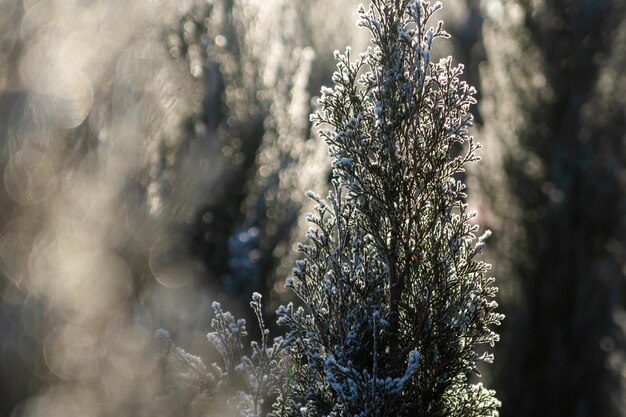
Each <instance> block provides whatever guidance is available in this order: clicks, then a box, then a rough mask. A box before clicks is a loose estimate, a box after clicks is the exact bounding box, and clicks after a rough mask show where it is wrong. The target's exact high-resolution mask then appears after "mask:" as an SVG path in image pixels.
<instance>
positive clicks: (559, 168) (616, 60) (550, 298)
mask: <svg viewBox="0 0 626 417" xmlns="http://www.w3.org/2000/svg"><path fill="white" fill-rule="evenodd" d="M484 6H485V7H484V11H485V18H486V21H485V27H484V40H485V49H486V52H487V58H488V65H486V66H485V67H484V69H485V72H484V73H483V74H482V78H483V92H484V94H485V100H484V101H483V102H482V103H483V108H482V110H483V111H482V113H483V115H485V126H484V129H483V133H482V135H483V137H484V138H485V139H484V140H485V141H487V143H488V145H489V149H490V152H489V153H487V154H486V155H485V163H484V164H481V165H480V168H479V171H480V175H479V177H480V178H479V182H480V186H481V188H482V198H484V202H483V204H484V206H485V208H486V207H489V208H490V212H491V213H490V216H489V217H485V221H489V223H490V227H493V228H494V229H495V230H496V231H497V232H498V233H497V236H498V238H497V240H498V241H497V244H496V245H494V246H493V256H494V257H497V259H498V264H497V268H496V269H497V275H498V276H503V277H505V279H504V280H502V281H501V288H502V289H503V291H502V295H501V297H502V300H503V301H504V304H505V305H506V307H507V310H506V314H507V317H510V318H511V319H510V320H507V321H506V324H505V325H504V326H503V328H502V331H501V334H502V336H503V342H502V343H501V344H499V348H498V351H497V352H498V355H499V356H498V357H499V359H500V360H499V361H498V366H497V367H496V368H497V369H498V372H497V374H496V381H494V383H495V384H496V385H497V386H498V392H499V393H500V395H501V398H502V400H503V404H504V406H503V408H502V414H503V415H506V416H536V415H551V416H581V417H582V416H589V415H602V416H621V415H624V410H625V409H626V408H625V403H624V395H623V389H624V380H623V369H624V368H623V366H624V362H623V357H624V356H623V349H624V347H625V346H626V343H625V342H626V339H625V338H624V324H623V319H621V318H620V317H623V314H624V310H623V306H624V299H623V294H624V282H626V281H624V277H625V276H624V271H625V270H624V267H623V266H624V255H623V247H624V244H625V236H626V234H625V233H624V213H625V211H624V204H623V201H624V195H625V194H624V190H625V189H626V188H624V167H625V166H626V165H625V163H624V161H625V159H624V155H625V153H624V143H625V142H624V131H625V126H626V124H625V116H624V96H625V94H624V93H625V91H626V85H625V84H624V77H623V75H619V74H620V73H622V72H623V65H624V56H625V55H624V51H625V49H624V48H625V45H626V43H625V42H624V34H625V33H626V32H625V29H626V25H625V24H624V22H625V19H624V18H625V16H626V14H625V13H626V8H625V7H624V4H623V2H619V1H612V0H601V1H594V2H589V1H582V0H577V1H571V2H567V6H566V7H565V6H564V4H563V2H561V1H552V0H542V1H535V2H532V4H531V2H527V1H517V0H494V1H489V2H485V3H484ZM620 79H621V80H620ZM494 172H502V173H503V174H502V175H494ZM481 212H482V213H485V212H487V210H481ZM620 248H621V249H620Z"/></svg>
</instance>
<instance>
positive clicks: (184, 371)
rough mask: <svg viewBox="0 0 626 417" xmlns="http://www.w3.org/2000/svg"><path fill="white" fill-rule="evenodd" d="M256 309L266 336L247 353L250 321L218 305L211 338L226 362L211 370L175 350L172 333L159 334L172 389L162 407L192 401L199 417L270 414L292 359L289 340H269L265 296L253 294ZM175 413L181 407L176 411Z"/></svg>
mask: <svg viewBox="0 0 626 417" xmlns="http://www.w3.org/2000/svg"><path fill="white" fill-rule="evenodd" d="M250 307H252V310H253V311H254V314H255V316H256V318H257V320H258V325H259V328H260V332H261V338H260V342H257V341H253V342H252V343H251V344H250V349H245V347H244V340H245V337H246V336H247V330H246V321H245V320H244V319H235V317H234V316H233V315H232V314H231V313H230V312H228V311H224V310H222V307H221V305H220V304H219V303H217V302H214V303H213V305H212V308H213V312H214V318H213V319H212V320H211V328H212V329H213V331H212V332H210V333H209V334H208V335H207V339H208V340H209V342H210V343H211V345H213V347H214V348H215V349H216V350H217V352H218V354H219V357H220V363H212V364H211V365H210V366H206V365H205V363H204V361H203V360H202V359H201V358H199V357H198V356H194V355H191V354H189V353H187V352H186V351H184V350H183V349H181V348H180V347H177V346H175V345H174V343H173V342H172V340H171V338H170V335H169V333H168V332H167V331H165V330H162V329H160V330H157V331H156V332H155V336H156V337H157V338H158V339H160V340H161V341H163V343H164V345H165V346H164V347H165V349H164V351H163V353H164V355H163V359H164V363H165V366H166V368H167V370H166V373H165V374H166V376H167V377H168V379H167V382H168V387H167V395H166V396H165V397H163V398H161V402H162V404H164V405H169V406H170V407H171V406H172V403H174V404H177V403H178V404H181V403H182V404H184V403H189V404H190V410H189V411H190V413H191V415H193V416H215V417H218V416H220V417H221V416H260V415H268V412H269V411H270V410H271V405H272V404H271V401H269V402H268V401H266V400H268V399H271V398H276V396H277V395H279V394H281V393H282V390H283V389H284V388H285V387H286V383H285V381H286V378H287V366H286V365H287V363H288V361H287V360H286V356H285V351H284V340H283V338H281V337H277V338H275V339H274V340H273V341H270V340H269V337H268V335H269V330H268V329H267V328H266V327H265V323H264V321H263V314H262V306H261V295H260V294H259V293H254V294H253V295H252V301H251V302H250ZM248 350H249V351H250V354H249V355H248V354H247V352H248ZM173 411H174V412H180V409H176V408H175V407H174V410H173Z"/></svg>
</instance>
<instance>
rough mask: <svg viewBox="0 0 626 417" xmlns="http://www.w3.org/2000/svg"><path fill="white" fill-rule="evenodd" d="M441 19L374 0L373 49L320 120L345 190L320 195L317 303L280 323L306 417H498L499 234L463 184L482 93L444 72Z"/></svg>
mask: <svg viewBox="0 0 626 417" xmlns="http://www.w3.org/2000/svg"><path fill="white" fill-rule="evenodd" d="M439 7H440V6H439V4H436V5H434V6H433V5H430V4H429V3H428V2H422V1H410V0H401V1H393V2H392V1H382V0H374V1H373V2H372V4H371V6H370V7H369V9H368V10H367V11H365V10H364V9H363V8H360V10H359V14H360V17H361V18H360V21H359V25H360V26H362V27H365V28H367V29H368V30H369V31H370V33H371V35H372V44H373V47H372V48H369V49H368V50H367V52H365V53H364V54H361V55H360V56H359V57H358V58H357V59H356V60H355V61H352V57H351V56H350V54H351V51H350V48H348V49H347V50H346V52H345V54H340V53H336V59H337V61H338V64H337V67H338V69H337V71H336V72H335V74H334V76H333V82H334V83H335V87H334V88H333V89H329V88H326V89H324V90H323V91H322V97H321V99H320V105H321V110H320V111H319V112H318V113H316V114H315V115H314V116H313V117H312V119H313V120H314V121H315V122H316V124H318V125H321V126H323V130H322V131H321V133H320V134H321V136H322V137H323V138H324V139H325V141H326V143H327V144H328V146H329V148H330V155H331V159H332V165H333V180H332V190H331V192H330V193H329V195H328V198H327V200H323V199H321V198H320V197H318V196H317V195H315V194H314V193H308V195H309V197H310V198H312V199H313V200H315V201H316V203H317V205H316V208H315V214H314V215H310V216H309V217H308V220H309V221H310V222H311V223H312V225H313V227H312V228H311V229H309V231H308V233H307V238H308V240H309V243H308V244H307V245H300V246H299V249H300V252H302V253H303V254H304V255H305V258H304V259H302V260H299V261H298V262H297V264H296V267H295V268H294V270H293V276H292V277H291V278H289V279H288V281H287V286H288V287H289V288H292V289H293V290H294V291H295V293H296V294H297V295H298V297H299V298H300V299H301V300H302V302H303V303H304V307H295V306H294V305H293V304H289V305H287V306H286V307H281V308H279V310H278V314H279V323H280V324H282V325H284V326H287V328H288V332H287V336H286V341H287V344H288V347H289V355H290V357H291V360H292V362H293V364H294V376H293V382H292V384H291V385H290V393H291V396H290V397H289V398H286V399H284V401H283V403H282V404H283V405H284V406H285V407H286V409H287V410H288V415H297V416H327V415H329V416H383V415H384V416H390V415H393V416H402V415H407V416H409V415H410V416H429V417H430V416H489V415H496V414H497V411H496V408H497V406H498V404H499V402H498V401H497V400H496V399H495V398H494V393H493V392H492V391H489V390H487V389H485V388H483V387H482V385H481V384H474V383H473V381H472V380H470V379H471V378H473V375H475V374H476V373H477V364H478V363H480V362H490V361H491V359H492V356H491V355H489V354H487V353H478V352H477V349H478V345H479V344H483V343H487V344H491V345H493V343H494V342H495V341H497V339H498V336H497V335H496V334H495V333H494V332H493V331H492V330H491V329H490V326H491V325H495V324H498V323H499V321H500V319H501V315H499V314H497V313H495V311H494V309H495V307H496V303H495V301H493V299H492V298H493V296H494V294H495V292H496V288H495V287H493V286H492V283H493V279H492V278H489V277H488V276H487V271H488V269H489V265H487V264H485V263H484V262H481V261H479V260H477V259H476V256H477V255H478V254H479V252H480V251H481V249H482V247H483V245H484V242H483V241H484V239H485V238H486V237H487V236H488V234H489V233H485V234H484V235H483V236H482V237H480V238H479V239H478V241H477V242H476V236H475V234H476V232H477V230H478V226H477V225H475V224H473V223H472V221H471V218H472V217H473V216H474V214H473V213H470V212H468V210H467V205H466V204H465V203H464V199H465V198H466V194H465V185H464V184H463V183H462V182H461V181H459V180H458V179H457V177H458V175H459V174H460V173H462V172H463V171H464V169H465V166H466V165H467V164H468V163H470V162H473V161H476V160H477V159H478V157H477V156H476V150H477V149H478V144H477V143H476V142H474V140H473V138H472V137H471V136H469V135H468V132H467V130H468V128H469V127H470V126H471V122H472V117H471V115H470V114H469V113H468V110H469V107H470V105H471V104H473V103H474V102H475V100H474V99H473V97H472V96H473V94H474V89H473V88H472V87H470V86H468V85H467V84H466V83H465V82H463V81H460V80H459V77H460V76H461V74H462V66H460V65H453V64H452V61H451V59H450V58H447V59H443V60H441V61H439V62H431V60H430V56H431V48H432V46H433V41H434V40H435V39H437V38H440V37H446V36H447V34H446V32H445V31H444V30H443V28H442V23H441V22H439V23H438V24H437V25H436V26H435V27H429V26H428V22H429V19H430V18H431V16H432V14H433V13H435V12H436V11H437V10H438V9H439Z"/></svg>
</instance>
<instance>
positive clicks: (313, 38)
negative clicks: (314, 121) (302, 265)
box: [0, 0, 626, 417]
mask: <svg viewBox="0 0 626 417" xmlns="http://www.w3.org/2000/svg"><path fill="white" fill-rule="evenodd" d="M357 3H358V2H357V1H352V0H342V1H337V0H306V1H305V0H300V1H297V0H132V1H128V0H0V179H1V183H0V415H3V416H11V417H40V416H46V417H72V416H81V417H87V416H94V417H96V416H143V415H146V416H148V415H149V416H160V415H163V416H170V415H171V416H175V415H178V416H179V415H210V410H199V409H198V407H193V406H192V405H193V401H194V395H195V393H194V389H197V387H196V388H194V387H193V386H183V387H177V390H176V392H174V393H172V392H169V390H170V388H171V387H170V386H169V385H168V384H167V378H166V376H165V375H164V373H163V367H162V365H161V362H160V357H159V346H158V343H157V342H156V341H155V339H154V337H153V333H154V331H155V330H157V329H159V328H165V329H167V330H168V331H169V333H170V335H171V337H172V340H174V341H175V343H176V344H177V345H179V346H182V347H184V348H185V349H186V350H187V351H189V352H190V353H193V354H194V355H199V356H201V357H203V358H206V360H207V361H209V362H211V361H212V360H214V357H215V356H216V352H215V351H212V350H211V347H210V346H209V344H208V343H207V341H206V333H207V331H208V330H209V323H210V304H211V301H212V300H214V299H218V300H220V302H221V303H222V305H223V306H224V307H225V308H227V309H229V310H231V311H233V313H235V314H236V315H238V316H244V317H249V315H250V314H251V312H249V311H248V310H249V307H248V301H249V298H250V294H251V293H252V291H258V292H260V293H262V294H263V296H264V300H265V307H266V310H267V314H268V317H271V315H272V311H273V310H274V309H275V308H276V307H277V306H278V305H279V304H280V303H283V302H285V301H287V300H289V297H290V295H289V294H288V293H286V292H285V290H284V289H283V282H284V279H285V278H286V276H287V275H288V274H289V272H290V270H291V267H292V264H293V262H294V260H295V259H296V254H295V252H294V251H293V246H294V244H295V243H296V242H297V241H298V240H300V238H301V236H303V227H304V224H303V223H304V222H303V213H304V212H305V211H306V210H307V206H306V204H307V203H306V202H305V201H304V198H303V193H304V191H305V190H307V189H313V190H315V191H317V192H318V193H320V194H325V188H326V184H327V182H328V178H329V168H330V164H329V161H328V158H327V156H326V149H325V147H324V145H323V144H322V143H321V141H320V140H318V138H317V137H316V133H315V131H313V130H312V129H311V125H310V122H309V120H308V115H309V113H310V112H311V111H313V110H314V107H315V96H316V95H317V94H318V91H319V89H320V87H321V86H323V85H331V80H330V78H331V75H332V71H333V70H334V65H335V64H334V60H333V57H332V51H333V50H335V49H341V50H343V48H344V47H345V46H346V45H352V48H353V50H355V51H360V50H363V49H364V48H365V46H366V45H367V42H368V39H369V38H368V34H367V33H366V32H364V31H363V30H361V29H357V28H356V25H355V21H356V12H355V11H356V5H357ZM625 3H626V2H624V1H623V0H482V1H481V0H447V1H444V6H445V7H444V11H442V12H441V13H440V15H439V18H441V19H443V20H445V22H446V27H447V30H448V31H449V32H450V33H451V34H452V38H451V39H450V40H448V41H445V42H443V41H442V42H440V44H439V45H438V46H437V47H436V48H435V49H437V50H438V51H439V54H440V55H441V56H447V55H453V56H454V58H455V60H456V61H457V62H463V63H465V66H466V68H465V69H466V70H465V73H466V79H467V80H468V81H469V82H470V83H471V84H473V85H475V86H476V87H477V89H478V91H479V97H478V98H479V105H478V106H476V107H475V108H474V114H475V115H476V121H477V123H476V126H475V132H474V135H475V136H476V137H477V138H478V140H479V141H480V142H481V143H482V144H483V150H482V156H483V161H482V162H481V163H479V164H476V165H475V166H474V167H472V170H471V171H470V172H468V175H467V181H468V182H469V184H470V187H471V188H470V200H469V203H470V205H472V206H474V207H475V208H476V209H477V210H478V211H479V223H481V224H482V225H484V226H485V227H487V228H491V229H492V230H493V231H494V237H493V238H492V239H491V240H490V245H488V246H489V250H488V252H487V253H486V254H485V257H486V258H487V260H489V261H490V262H492V263H493V264H494V266H493V274H494V276H496V278H497V280H498V281H497V282H498V285H499V286H500V295H499V303H500V306H501V312H503V313H504V314H506V316H507V319H506V321H505V322H504V323H503V325H502V326H501V328H500V329H499V333H500V334H501V342H500V343H499V344H498V345H497V346H496V348H495V351H496V360H495V364H494V365H493V366H491V368H490V369H485V371H484V373H483V379H485V382H486V384H488V386H489V387H491V388H494V389H496V391H497V392H498V397H499V399H500V400H502V402H503V407H502V409H501V415H502V416H503V417H513V416H515V417H518V416H519V417H521V416H528V417H530V416H544V415H545V416H548V415H549V416H568V417H576V416H580V417H582V416H607V417H608V416H626V385H625V384H624V378H625V377H626V356H625V354H626V337H625V335H626V311H625V307H626V298H625V296H626V291H625V290H626V280H625V279H626V246H625V245H626V222H625V220H626V216H625V215H626V78H625V76H624V69H625V68H626V4H625Z"/></svg>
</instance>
